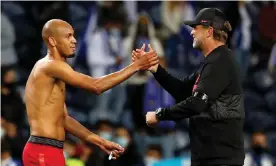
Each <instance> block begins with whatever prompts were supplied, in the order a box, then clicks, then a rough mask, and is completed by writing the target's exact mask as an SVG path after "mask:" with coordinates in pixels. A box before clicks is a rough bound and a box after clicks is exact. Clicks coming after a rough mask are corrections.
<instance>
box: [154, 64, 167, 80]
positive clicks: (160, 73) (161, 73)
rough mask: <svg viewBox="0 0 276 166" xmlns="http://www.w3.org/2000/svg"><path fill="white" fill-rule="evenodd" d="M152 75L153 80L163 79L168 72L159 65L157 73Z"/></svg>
mask: <svg viewBox="0 0 276 166" xmlns="http://www.w3.org/2000/svg"><path fill="white" fill-rule="evenodd" d="M152 74H153V75H154V77H155V78H163V77H165V76H166V75H167V74H168V72H167V71H166V70H165V69H164V68H163V67H162V66H161V65H160V64H159V65H158V68H157V71H156V72H155V73H152Z"/></svg>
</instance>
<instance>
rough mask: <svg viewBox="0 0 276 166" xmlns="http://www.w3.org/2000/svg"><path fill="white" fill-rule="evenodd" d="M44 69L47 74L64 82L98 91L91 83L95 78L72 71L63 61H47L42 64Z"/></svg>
mask: <svg viewBox="0 0 276 166" xmlns="http://www.w3.org/2000/svg"><path fill="white" fill-rule="evenodd" d="M44 71H45V73H46V74H47V75H48V76H50V77H53V78H56V79H59V80H62V81H63V82H65V83H66V84H69V85H71V86H75V87H79V88H83V89H86V90H89V91H92V92H94V93H96V94H97V93H98V92H97V91H98V89H97V88H96V87H95V86H94V85H93V83H94V81H95V79H93V78H92V77H89V76H87V75H84V74H81V73H79V72H76V71H74V70H73V69H72V68H71V66H69V65H68V64H67V63H65V62H62V61H48V62H47V63H46V64H45V65H44Z"/></svg>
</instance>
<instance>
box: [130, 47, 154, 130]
mask: <svg viewBox="0 0 276 166" xmlns="http://www.w3.org/2000/svg"><path fill="white" fill-rule="evenodd" d="M148 48H149V52H145V44H143V46H142V47H141V48H140V49H136V50H133V51H132V61H133V62H135V61H136V60H137V59H140V58H141V57H143V56H148V55H150V54H155V55H156V56H157V57H158V55H157V54H156V52H155V51H154V50H153V49H152V47H151V45H150V44H148ZM158 65H159V59H158V63H156V64H154V65H152V66H150V67H149V68H148V69H147V70H148V71H151V72H152V73H155V72H156V71H157V69H158ZM158 122H159V120H158V119H157V117H156V114H155V111H150V112H147V114H146V124H147V125H148V126H149V127H154V126H155V125H156V124H157V123H158Z"/></svg>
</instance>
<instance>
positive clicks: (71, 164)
mask: <svg viewBox="0 0 276 166" xmlns="http://www.w3.org/2000/svg"><path fill="white" fill-rule="evenodd" d="M77 145H78V143H77V141H75V140H73V139H67V140H66V141H65V142H64V150H63V151H64V155H65V158H66V166H84V165H85V163H84V161H82V160H81V159H80V155H79V154H78V153H77Z"/></svg>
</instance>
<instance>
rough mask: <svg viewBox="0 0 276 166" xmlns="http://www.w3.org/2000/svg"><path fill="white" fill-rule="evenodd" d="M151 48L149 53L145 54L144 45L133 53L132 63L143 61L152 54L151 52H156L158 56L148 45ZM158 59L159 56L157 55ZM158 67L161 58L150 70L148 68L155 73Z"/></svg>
mask: <svg viewBox="0 0 276 166" xmlns="http://www.w3.org/2000/svg"><path fill="white" fill-rule="evenodd" d="M148 47H149V52H145V44H143V46H142V47H141V48H140V49H136V50H133V51H132V61H133V62H135V61H137V60H139V59H141V58H142V57H143V56H145V55H147V54H150V53H151V52H154V53H155V54H156V52H155V51H154V50H153V49H152V48H151V45H150V44H148ZM156 56H157V58H158V55H157V54H156ZM158 65H159V58H158V62H157V63H156V64H154V65H152V66H150V67H149V68H147V70H149V71H151V72H152V73H155V72H156V71H157V69H158Z"/></svg>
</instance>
